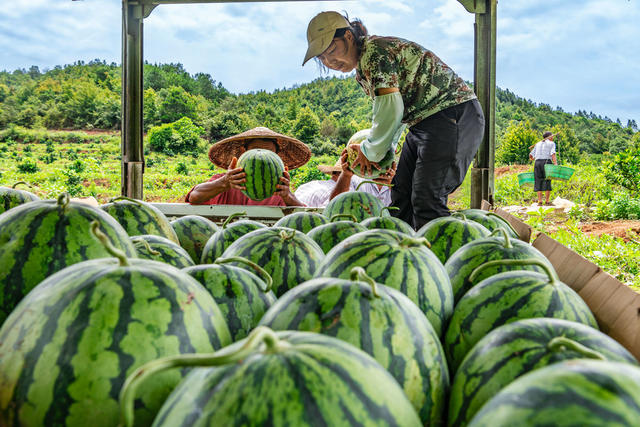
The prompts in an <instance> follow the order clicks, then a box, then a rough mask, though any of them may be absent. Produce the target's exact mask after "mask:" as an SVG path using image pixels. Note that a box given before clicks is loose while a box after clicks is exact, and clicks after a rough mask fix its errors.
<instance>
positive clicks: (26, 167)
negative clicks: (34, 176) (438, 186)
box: [18, 159, 40, 173]
mask: <svg viewBox="0 0 640 427" xmlns="http://www.w3.org/2000/svg"><path fill="white" fill-rule="evenodd" d="M18 170H19V171H20V172H22V173H36V172H38V171H39V170H40V168H38V165H37V164H36V162H34V161H32V160H30V159H26V160H25V161H24V162H22V163H18Z"/></svg>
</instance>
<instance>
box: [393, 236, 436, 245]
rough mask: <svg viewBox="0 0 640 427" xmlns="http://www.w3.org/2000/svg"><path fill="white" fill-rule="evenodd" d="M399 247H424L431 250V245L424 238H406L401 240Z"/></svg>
mask: <svg viewBox="0 0 640 427" xmlns="http://www.w3.org/2000/svg"><path fill="white" fill-rule="evenodd" d="M400 245H401V246H404V247H409V246H420V245H425V246H426V247H428V248H431V243H430V242H429V241H428V240H427V239H426V237H411V236H407V237H404V238H403V239H402V241H401V242H400Z"/></svg>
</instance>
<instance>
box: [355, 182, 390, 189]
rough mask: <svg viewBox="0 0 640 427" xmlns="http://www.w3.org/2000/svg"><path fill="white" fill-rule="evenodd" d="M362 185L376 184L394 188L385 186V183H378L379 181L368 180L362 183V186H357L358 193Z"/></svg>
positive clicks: (388, 185)
mask: <svg viewBox="0 0 640 427" xmlns="http://www.w3.org/2000/svg"><path fill="white" fill-rule="evenodd" d="M362 184H376V185H384V186H385V187H393V184H385V183H384V182H377V181H371V180H366V181H362V182H360V184H358V185H357V186H356V191H358V190H359V189H360V186H361V185H362Z"/></svg>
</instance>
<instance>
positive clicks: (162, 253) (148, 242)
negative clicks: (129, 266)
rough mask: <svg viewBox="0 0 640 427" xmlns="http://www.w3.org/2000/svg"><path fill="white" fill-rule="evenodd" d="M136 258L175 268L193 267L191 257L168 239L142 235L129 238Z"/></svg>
mask: <svg viewBox="0 0 640 427" xmlns="http://www.w3.org/2000/svg"><path fill="white" fill-rule="evenodd" d="M131 242H132V243H133V246H134V248H135V249H136V254H138V258H142V259H151V260H154V261H159V262H164V263H167V264H169V265H172V266H174V267H176V268H185V267H189V266H192V265H194V262H193V260H192V259H191V256H190V255H189V254H188V253H187V251H185V250H184V249H183V248H182V247H181V246H180V245H176V244H175V243H173V242H172V241H171V240H169V239H165V238H164V237H160V236H155V235H153V234H143V235H141V236H136V237H132V238H131Z"/></svg>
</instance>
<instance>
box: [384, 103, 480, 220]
mask: <svg viewBox="0 0 640 427" xmlns="http://www.w3.org/2000/svg"><path fill="white" fill-rule="evenodd" d="M483 134H484V114H483V113H482V108H481V107H480V103H479V102H478V101H477V100H475V99H474V100H471V101H467V102H464V103H462V104H459V105H456V106H453V107H450V108H447V109H445V110H442V111H440V112H438V113H435V114H433V115H431V116H429V117H427V118H426V119H424V120H423V121H421V122H420V123H418V124H416V125H414V126H412V127H411V128H409V133H408V134H407V137H406V139H405V142H404V146H403V147H402V153H401V154H400V160H399V161H398V169H397V172H396V175H395V177H394V178H393V187H392V188H391V206H395V207H397V208H399V210H392V211H391V214H392V215H393V216H396V217H398V218H400V219H402V220H404V221H405V222H407V223H408V224H409V225H411V226H413V227H414V228H415V229H416V230H417V229H419V228H420V227H422V226H423V225H424V224H426V223H427V222H429V221H431V220H432V219H435V218H438V217H441V216H448V215H450V212H449V208H448V207H447V201H448V196H449V194H451V193H452V192H453V191H454V190H455V189H456V188H458V187H459V186H460V184H462V181H463V180H464V177H465V175H466V173H467V169H468V168H469V165H470V164H471V161H472V160H473V157H474V156H475V154H476V151H478V147H479V146H480V142H482V137H483Z"/></svg>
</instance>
